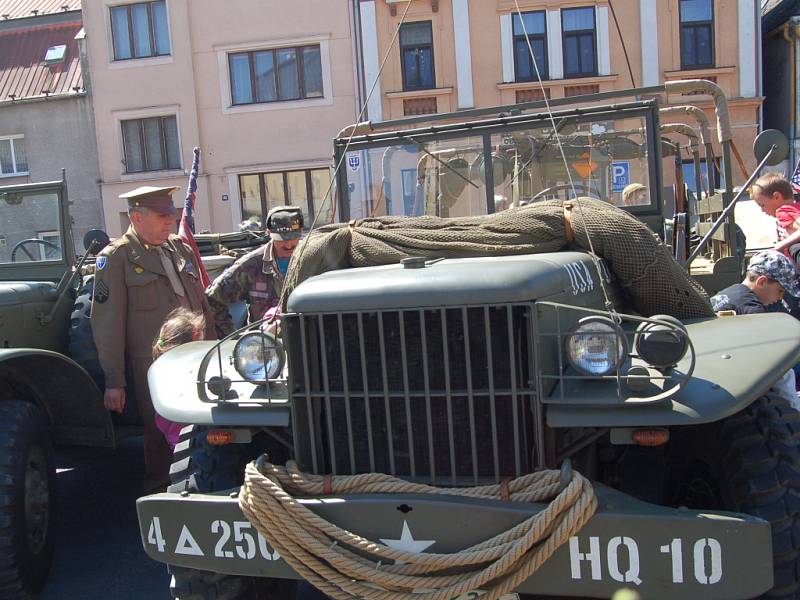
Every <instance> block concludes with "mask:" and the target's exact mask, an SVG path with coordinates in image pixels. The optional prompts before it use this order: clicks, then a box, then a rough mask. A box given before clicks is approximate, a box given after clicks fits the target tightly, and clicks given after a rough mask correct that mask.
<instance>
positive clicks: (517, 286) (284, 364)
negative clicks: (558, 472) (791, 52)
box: [137, 82, 800, 600]
mask: <svg viewBox="0 0 800 600" xmlns="http://www.w3.org/2000/svg"><path fill="white" fill-rule="evenodd" d="M680 83H681V86H680V89H683V90H692V89H694V88H695V87H699V88H700V89H704V90H708V89H709V88H708V87H707V85H708V86H711V85H713V84H706V83H699V84H694V83H691V82H689V83H686V82H680ZM714 87H715V86H714ZM716 90H718V88H716ZM665 91H668V90H665V88H664V87H663V86H658V87H654V88H646V89H639V90H632V91H630V92H627V93H626V94H625V95H627V96H628V97H629V98H631V99H628V100H625V101H619V102H617V103H614V104H609V103H608V100H609V99H608V98H604V97H598V96H593V97H584V98H571V99H567V100H564V101H563V102H560V101H553V102H552V109H550V110H545V107H544V106H543V104H542V103H530V104H521V105H515V106H513V107H500V108H498V109H486V110H484V111H474V114H464V113H457V114H452V115H443V116H440V117H441V118H440V119H439V120H440V121H442V123H441V124H439V123H437V124H435V125H426V126H419V125H420V121H419V120H414V119H411V120H408V121H403V122H394V123H390V124H386V123H384V124H382V129H381V130H377V129H374V128H373V127H372V126H371V125H369V124H364V125H359V126H358V127H356V128H355V129H350V130H347V131H345V132H343V134H342V136H341V137H339V138H338V139H336V140H335V142H334V149H335V159H336V160H335V163H336V164H337V165H342V168H341V169H340V170H339V171H338V179H337V183H338V196H337V207H338V210H339V218H340V220H341V221H342V222H348V221H350V220H351V219H354V220H356V226H357V222H358V219H362V218H369V217H374V216H380V215H406V216H416V215H422V214H429V215H437V216H450V217H452V216H464V215H475V214H490V213H493V212H494V211H495V210H496V209H497V210H500V209H504V208H506V207H508V206H519V205H524V204H527V203H535V202H537V201H538V200H540V199H546V198H564V199H566V198H574V197H575V196H576V195H581V196H586V195H589V196H595V197H597V198H600V199H603V200H606V201H610V202H614V203H617V204H619V205H622V204H623V202H622V198H621V192H622V189H623V186H622V185H621V183H622V182H620V181H617V180H616V179H617V178H616V177H615V173H618V172H619V171H620V167H621V166H622V163H625V166H624V169H622V170H624V171H625V172H627V181H626V182H627V183H632V182H634V181H635V182H639V183H643V184H644V185H645V186H646V187H647V188H648V189H649V197H648V198H647V199H646V200H645V201H642V203H640V204H637V205H632V206H622V208H624V209H625V210H628V211H629V212H630V213H632V214H633V215H635V216H637V217H638V218H640V219H641V220H642V221H644V222H645V223H647V224H648V225H650V226H651V228H652V229H653V231H655V232H657V233H658V234H659V235H660V236H663V237H664V238H665V240H666V241H667V242H668V244H669V245H670V246H671V247H672V248H673V252H674V253H675V258H676V260H678V261H680V262H683V263H686V262H687V261H688V259H689V258H690V255H692V258H693V259H694V258H695V257H697V256H705V260H706V264H705V265H704V266H703V269H702V273H701V274H702V275H704V276H706V278H707V279H708V280H709V281H707V285H708V286H710V287H711V286H713V285H714V282H716V283H717V284H720V285H721V284H725V285H727V283H728V282H734V281H736V280H737V279H739V278H740V277H741V276H742V263H741V254H740V253H738V252H737V251H736V235H735V229H734V227H733V223H732V221H731V220H730V219H722V220H720V219H716V220H711V219H709V218H708V217H707V213H708V211H705V212H703V211H696V212H703V214H701V215H699V217H697V218H695V219H694V220H695V222H696V223H700V224H702V226H701V227H697V226H696V225H695V231H696V232H698V235H699V236H702V237H703V238H705V239H704V240H703V241H702V242H700V243H698V242H697V241H695V242H694V243H692V240H691V238H690V236H689V230H690V226H691V224H692V220H693V215H692V214H691V213H692V211H691V208H692V207H693V206H694V207H697V205H698V204H702V203H703V202H705V203H706V204H707V205H708V204H713V203H717V204H718V205H719V210H718V211H717V212H718V213H721V212H723V211H726V210H727V209H728V207H730V206H732V203H733V200H734V194H733V190H732V177H731V176H730V170H729V166H726V163H727V159H728V158H729V157H728V156H723V164H722V165H721V167H720V168H721V170H722V171H723V172H726V173H727V177H726V182H727V186H728V187H727V189H725V190H722V191H716V190H713V189H711V188H710V186H708V185H707V184H706V185H705V186H704V187H705V189H704V190H701V192H700V193H698V194H697V197H694V198H692V197H691V194H689V193H687V191H686V189H685V188H683V189H677V186H676V188H673V189H676V193H675V198H674V199H673V203H674V205H675V208H674V209H670V210H668V208H667V199H666V194H665V192H664V185H663V182H664V178H665V171H668V170H669V169H672V168H673V165H674V164H675V161H674V160H673V158H674V156H664V155H665V154H667V153H668V152H670V151H671V152H672V153H673V154H675V153H678V155H679V156H680V154H681V153H682V152H684V148H683V146H682V145H681V144H680V143H679V142H675V141H672V142H670V140H669V139H666V138H668V137H669V136H662V130H661V129H660V127H661V123H660V114H659V107H660V95H662V94H663V93H664V92H665ZM712 91H714V90H712ZM714 93H715V94H716V91H714ZM622 95H623V94H619V96H622ZM645 96H646V98H645V99H642V97H645ZM715 97H716V96H715ZM615 100H621V99H615ZM568 102H569V103H581V106H579V107H578V108H566V109H565V108H563V107H562V106H560V105H561V104H567V103H568ZM537 111H538V112H537ZM721 114H722V118H724V111H721ZM718 126H719V129H720V131H721V132H724V131H725V129H726V127H727V124H726V123H722V124H718ZM387 128H389V129H391V130H388V131H387V130H386V129H387ZM670 148H671V150H670ZM662 151H663V152H662ZM723 154H727V151H725V149H724V145H723ZM709 158H711V159H713V160H715V159H716V157H713V156H709ZM765 160H766V159H765ZM762 163H763V161H762ZM698 172H699V169H698ZM697 184H698V185H697V187H698V189H699V188H700V181H699V178H698V181H697ZM576 192H577V194H576ZM703 192H704V193H703ZM712 200H713V202H712ZM576 210H578V209H576ZM695 216H696V215H695ZM714 216H719V215H714ZM723 216H724V217H730V216H732V215H731V211H727V212H726V213H725V214H724V215H723ZM665 225H668V226H665ZM311 235H312V236H313V235H315V234H313V233H312V234H311ZM709 241H712V242H711V246H708V247H706V245H707V244H708V243H709ZM302 248H303V246H302V245H301V247H300V249H299V250H298V251H297V252H298V253H299V252H302ZM704 252H705V255H704V254H703V253H704ZM297 261H298V258H297V254H296V255H295V258H293V261H292V265H291V266H290V271H291V269H292V268H295V267H296V266H297ZM720 262H722V263H726V266H725V268H722V269H718V268H717V266H718V263H720ZM725 274H727V281H724V280H725V278H726V275H725ZM739 280H740V279H739ZM280 332H281V334H280V336H279V338H276V337H275V336H272V335H271V334H266V333H264V332H263V327H262V326H261V324H254V325H253V326H251V327H249V328H244V329H242V330H240V331H238V332H236V333H234V334H233V335H231V336H229V337H228V338H226V339H224V340H221V341H219V342H193V343H190V344H186V345H184V346H181V347H179V348H176V349H174V350H172V351H170V352H168V353H166V354H165V355H164V356H163V357H161V358H160V359H159V360H158V361H156V362H155V364H154V365H153V367H152V368H151V370H150V373H149V382H150V387H151V392H152V396H153V402H154V405H155V407H156V410H157V411H158V412H159V413H160V414H161V415H162V416H164V417H166V418H168V419H171V420H173V421H176V422H180V423H186V424H187V427H186V428H184V430H183V432H182V434H181V440H180V442H179V443H178V445H177V446H176V448H175V463H174V465H173V469H172V473H171V475H172V479H173V485H172V486H170V488H169V490H168V492H166V493H163V494H156V495H153V496H149V497H146V498H141V499H139V500H138V501H137V508H138V514H139V522H140V532H141V536H142V542H143V545H144V548H145V550H146V552H147V553H148V555H149V556H151V557H152V558H153V559H155V560H158V561H161V562H164V563H167V564H169V565H170V571H171V573H172V583H171V591H172V594H173V596H174V597H175V598H229V599H232V598H250V597H269V598H292V597H295V594H296V585H295V584H296V582H297V580H299V579H301V577H300V575H298V574H297V572H296V571H295V570H293V569H292V568H291V567H290V566H289V565H288V563H287V562H286V561H285V560H284V559H283V558H282V557H281V554H280V553H279V552H278V551H276V550H275V548H273V547H272V545H271V544H270V539H271V538H270V535H271V532H268V531H267V532H264V531H262V530H260V529H259V530H258V531H256V530H254V526H253V524H252V523H251V522H250V521H248V519H247V518H245V516H244V514H243V512H242V510H241V509H240V506H239V503H238V498H237V497H238V495H239V493H240V492H239V486H240V485H241V484H242V482H243V479H244V469H245V465H246V463H248V462H250V461H253V460H254V459H257V458H258V457H264V456H265V455H267V456H268V457H269V462H271V463H274V464H282V463H283V462H285V461H286V460H288V459H292V460H294V461H296V463H297V465H298V467H299V468H300V469H302V470H303V471H305V472H307V473H311V474H314V475H319V476H322V475H325V476H327V475H333V476H339V475H355V474H360V473H374V472H378V473H386V474H389V475H393V476H396V477H398V478H401V479H404V480H408V481H412V482H421V483H426V484H429V485H432V486H444V487H450V488H458V487H463V486H477V485H481V484H491V483H495V484H496V483H500V482H502V481H504V480H507V479H508V478H510V477H519V476H523V475H525V474H529V473H535V472H537V471H539V470H541V469H548V468H549V469H555V468H562V469H564V471H565V472H568V470H569V469H575V470H577V471H579V472H580V473H582V474H583V475H585V476H586V477H588V478H589V479H590V480H591V481H592V482H593V484H594V490H595V493H596V496H597V500H598V508H597V512H596V513H595V514H594V516H593V517H592V518H591V519H590V520H589V522H588V523H587V524H586V525H585V526H584V527H583V529H581V530H580V531H579V532H577V534H575V535H573V536H571V537H570V539H569V540H568V543H565V544H564V545H563V546H561V547H560V548H559V549H558V550H556V552H555V554H553V555H552V556H551V558H550V559H549V560H547V561H546V562H545V563H544V564H542V565H541V567H540V568H539V569H538V570H537V571H535V572H534V573H533V574H532V575H531V576H530V577H528V578H527V580H525V581H524V582H523V583H521V584H520V585H519V586H518V587H517V588H516V590H515V593H514V595H536V596H546V597H554V596H562V597H563V596H568V597H582V598H583V597H591V598H609V597H611V596H612V595H613V594H614V593H615V591H617V590H618V589H620V588H622V587H628V588H633V589H636V590H637V591H638V592H639V593H640V594H641V597H643V598H648V599H674V598H706V599H712V598H713V599H720V600H721V599H726V600H731V599H740V598H741V599H745V598H754V597H762V596H763V597H775V598H794V597H796V596H797V594H798V593H800V585H799V582H798V576H797V573H798V567H799V566H800V563H798V560H800V557H799V556H798V541H797V533H796V532H797V528H798V525H799V524H800V523H798V514H799V513H798V510H799V509H800V504H798V498H800V495H799V494H800V473H798V470H797V468H798V465H800V454H798V443H800V437H799V436H800V413H798V412H797V410H796V408H795V404H796V398H795V399H794V402H793V401H792V398H790V397H782V396H781V395H779V394H777V393H774V392H773V391H771V386H772V384H773V383H774V382H775V381H776V380H778V379H779V378H780V377H781V375H782V374H783V373H785V372H786V371H787V370H788V369H790V368H791V367H792V366H793V365H794V364H796V363H797V362H798V360H800V345H798V342H797V340H798V335H800V323H798V322H797V321H795V320H794V319H792V318H791V317H789V316H788V315H785V314H767V315H754V316H741V317H732V318H731V317H725V318H722V317H719V318H714V317H711V318H709V317H707V318H699V319H688V320H684V321H678V320H677V319H675V318H674V317H670V316H668V315H646V316H645V315H641V314H637V312H636V311H635V310H634V308H633V307H632V304H631V302H630V299H629V297H628V296H627V295H626V293H625V291H624V290H623V289H622V288H621V286H620V285H619V284H618V282H617V280H616V277H615V276H614V274H613V273H612V272H611V271H610V269H608V267H607V265H606V264H605V263H604V261H602V259H599V258H597V257H593V256H592V255H590V254H589V253H588V252H586V251H581V250H579V249H576V248H574V247H568V248H565V249H564V250H563V251H559V252H550V253H543V254H529V255H517V256H492V257H473V258H456V259H444V260H441V259H437V258H430V257H429V258H428V259H426V258H424V257H413V256H412V257H408V258H406V259H405V260H403V261H402V262H401V263H400V264H392V265H384V266H374V267H361V268H345V269H341V270H335V271H331V272H327V273H324V274H321V275H317V276H314V277H311V278H310V279H307V280H305V281H303V282H302V283H300V285H299V286H298V287H296V288H295V289H294V290H293V291H292V292H291V294H290V295H289V296H288V299H287V301H286V305H285V310H284V312H283V315H282V318H281V324H280ZM264 460H265V459H264V458H262V459H261V464H263V461H264ZM248 468H249V467H248ZM300 502H301V503H302V506H304V507H306V508H307V509H309V510H310V511H312V512H313V513H315V514H317V515H319V516H321V517H323V518H324V519H326V520H328V521H330V522H332V523H335V524H336V525H338V526H339V527H342V528H344V529H347V530H349V531H351V532H354V533H356V534H358V535H360V536H363V537H364V538H366V539H368V540H373V541H376V542H377V541H378V540H380V541H381V542H383V543H384V544H386V545H393V547H400V546H399V545H405V547H406V548H412V549H413V548H417V550H416V552H419V551H421V550H420V548H423V549H424V551H425V552H434V553H451V552H457V551H459V550H462V549H464V548H468V547H471V546H473V545H474V544H477V543H478V542H481V541H482V540H485V539H487V538H490V537H492V536H494V535H496V534H498V533H499V532H502V531H504V530H506V529H508V528H510V527H512V526H514V525H515V524H517V523H520V522H521V521H523V520H524V519H526V518H528V517H529V516H531V515H533V514H536V513H538V512H540V511H542V510H543V509H544V505H542V504H535V503H533V504H525V503H514V502H508V501H506V500H503V499H498V500H492V501H485V500H478V499H474V498H464V497H461V496H455V495H436V496H432V495H426V494H363V495H359V494H353V495H339V496H330V495H327V496H326V495H322V496H312V497H304V498H301V499H300ZM415 540H416V541H415ZM420 540H422V541H424V543H423V542H422V541H420ZM380 568H381V564H380V562H378V563H377V564H375V565H374V569H375V570H378V569H380ZM478 593H479V590H476V591H475V593H474V594H471V595H469V597H476V596H477V594H478ZM465 597H467V595H465Z"/></svg>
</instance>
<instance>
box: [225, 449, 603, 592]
mask: <svg viewBox="0 0 800 600" xmlns="http://www.w3.org/2000/svg"><path fill="white" fill-rule="evenodd" d="M564 472H565V473H566V474H567V477H562V472H560V471H553V470H549V471H538V472H536V473H531V474H529V475H524V476H522V477H518V478H517V479H513V480H511V481H508V482H504V483H502V484H496V485H485V486H478V487H471V488H438V487H431V486H428V485H423V484H418V483H410V482H408V481H403V480H402V479H398V478H396V477H392V476H390V475H385V474H381V473H367V474H362V475H348V476H330V475H327V476H321V475H310V474H307V473H303V472H302V471H300V470H299V469H298V467H297V464H296V463H294V461H289V462H288V463H287V464H286V466H285V467H281V466H277V465H273V464H270V463H269V462H266V461H265V460H261V459H260V460H259V461H258V466H256V463H255V462H253V463H250V464H248V465H247V468H246V469H245V481H244V485H243V486H242V489H241V491H240V493H239V506H240V507H241V509H242V511H243V512H244V514H245V516H246V517H247V519H248V520H249V521H250V523H251V524H252V525H253V526H254V527H255V528H256V529H257V530H258V531H259V532H260V533H261V534H262V535H263V536H264V537H265V538H266V539H267V541H268V542H269V543H270V544H271V545H272V546H273V548H274V549H275V550H277V551H278V552H279V553H280V555H281V557H282V558H283V559H284V560H285V561H286V562H287V563H288V564H289V566H290V567H292V569H294V570H295V572H296V573H297V574H298V575H300V576H301V577H303V578H304V579H306V580H307V581H309V582H310V583H311V584H312V585H314V586H316V587H317V588H318V589H319V590H321V591H322V592H323V593H325V594H327V595H328V596H330V597H332V598H336V599H337V600H351V599H353V598H365V599H368V600H451V599H452V598H455V597H456V596H459V595H460V594H463V593H466V592H470V591H475V590H478V589H480V590H485V591H486V595H485V596H483V597H482V600H495V599H496V598H499V597H500V596H502V595H503V594H506V593H508V592H511V591H513V590H514V589H515V588H517V587H518V586H519V584H521V583H522V582H523V581H525V580H526V579H527V578H528V577H530V576H531V574H532V573H534V572H535V571H536V570H537V569H538V568H539V567H540V566H541V565H542V564H544V562H545V561H546V560H547V559H548V558H550V556H551V555H552V554H553V552H555V550H556V549H557V548H558V547H559V546H560V545H561V544H563V543H564V542H566V541H567V540H568V539H569V538H570V536H572V535H574V534H575V533H576V532H577V531H578V530H580V529H581V527H583V525H585V524H586V522H587V521H588V520H589V519H590V518H591V516H592V515H593V514H594V512H595V510H596V508H597V499H596V497H595V495H594V490H593V489H592V486H591V483H590V482H589V481H588V480H587V479H586V478H585V477H583V476H582V475H581V474H580V473H577V472H575V471H571V470H569V471H564ZM562 479H564V481H562ZM323 494H324V495H330V494H333V495H345V494H437V495H453V496H466V497H471V498H483V499H501V498H502V499H508V500H510V501H512V502H549V504H548V505H547V507H545V508H544V509H543V510H542V511H540V512H539V513H537V514H535V515H533V516H531V517H529V518H527V519H526V520H524V521H523V522H521V523H519V524H518V525H515V526H514V527H512V528H511V529H509V530H507V531H505V532H502V533H500V534H498V535H495V536H494V537H492V538H490V539H488V540H485V541H483V542H481V543H479V544H475V545H474V546H471V547H469V548H464V549H463V550H460V551H458V552H454V553H451V554H437V553H428V552H422V553H413V552H406V551H403V550H396V549H392V548H389V547H388V546H385V545H383V544H381V543H378V542H374V541H371V540H368V539H366V538H363V537H361V536H359V535H357V534H355V533H352V532H350V531H347V530H345V529H342V528H340V527H338V526H336V525H334V524H333V523H330V522H328V521H326V520H325V519H323V518H321V517H319V516H318V515H316V514H315V513H313V512H312V511H311V510H309V509H308V508H306V506H304V505H303V504H302V503H300V502H298V501H297V500H295V498H294V497H293V496H294V495H309V496H320V495H323ZM391 561H394V564H391Z"/></svg>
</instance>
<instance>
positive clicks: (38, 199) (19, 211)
mask: <svg viewBox="0 0 800 600" xmlns="http://www.w3.org/2000/svg"><path fill="white" fill-rule="evenodd" d="M61 193H62V192H61V183H60V182H55V183H53V184H52V185H51V184H47V183H46V184H24V185H15V186H6V187H0V223H2V229H0V279H5V280H8V279H19V278H23V279H27V278H28V276H33V275H34V274H35V275H36V276H37V277H39V278H43V279H52V280H55V279H58V278H59V277H60V276H61V274H62V273H63V272H64V270H65V268H66V265H67V263H68V261H69V260H71V256H70V254H71V253H70V248H69V244H68V243H66V242H65V239H64V235H65V234H64V222H65V220H64V214H63V211H64V206H63V202H62V198H61ZM34 272H35V273H34Z"/></svg>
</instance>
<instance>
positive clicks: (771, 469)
mask: <svg viewBox="0 0 800 600" xmlns="http://www.w3.org/2000/svg"><path fill="white" fill-rule="evenodd" d="M707 433H709V435H707V436H702V437H705V438H706V440H708V441H707V442H706V443H704V444H703V447H702V448H698V449H699V450H700V451H701V452H704V453H706V452H707V454H694V456H705V457H707V458H706V459H705V460H703V461H702V462H701V461H699V460H693V461H692V462H691V463H689V464H684V467H683V468H682V469H681V475H680V476H679V477H678V478H677V482H678V483H677V486H675V487H674V488H673V489H674V491H675V492H676V493H675V495H674V497H673V504H674V505H676V506H679V505H684V506H688V507H689V508H706V509H718V510H730V511H734V512H742V513H746V514H749V515H753V516H755V517H759V518H761V519H764V520H765V521H769V522H770V524H771V525H772V555H773V569H774V580H775V583H774V587H773V588H772V590H770V591H769V592H767V593H766V594H764V595H763V596H762V598H763V599H770V600H778V599H780V600H789V599H794V598H798V597H800V581H799V580H798V578H799V577H800V575H798V574H799V573H800V413H799V412H798V411H797V410H796V409H795V408H793V407H792V406H791V405H790V403H789V401H788V400H786V399H784V398H782V397H780V396H777V395H774V394H767V395H765V396H763V397H761V398H759V399H758V400H756V401H755V402H753V404H751V405H750V406H749V407H747V408H746V409H745V410H743V411H741V412H739V413H737V414H735V415H733V416H731V417H729V418H727V419H725V420H724V421H722V422H721V423H719V424H717V426H716V431H713V432H712V431H709V432H707ZM695 447H696V446H695ZM687 450H688V447H684V454H686V452H687Z"/></svg>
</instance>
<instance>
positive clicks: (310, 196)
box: [237, 166, 333, 231]
mask: <svg viewBox="0 0 800 600" xmlns="http://www.w3.org/2000/svg"><path fill="white" fill-rule="evenodd" d="M312 171H327V172H328V176H329V177H330V178H331V182H333V174H332V173H331V169H330V167H327V166H324V167H307V168H305V169H285V170H278V171H259V172H257V173H239V174H238V176H237V183H238V185H239V214H240V215H241V216H242V218H244V198H243V195H242V177H248V176H253V175H256V176H258V193H259V196H260V198H259V199H260V201H261V215H260V220H261V224H262V226H264V227H266V220H267V213H269V211H270V207H269V206H267V184H266V176H267V175H280V176H281V180H282V184H283V201H284V202H288V198H289V173H303V174H304V179H305V183H306V206H305V208H306V209H307V211H308V214H309V215H310V216H311V217H312V219H313V216H314V215H316V210H317V207H316V206H315V204H314V190H313V183H312V180H311V172H312ZM331 194H333V190H331ZM302 208H303V207H301V210H302ZM310 227H311V223H304V229H303V230H304V231H308V230H309V229H310Z"/></svg>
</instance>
